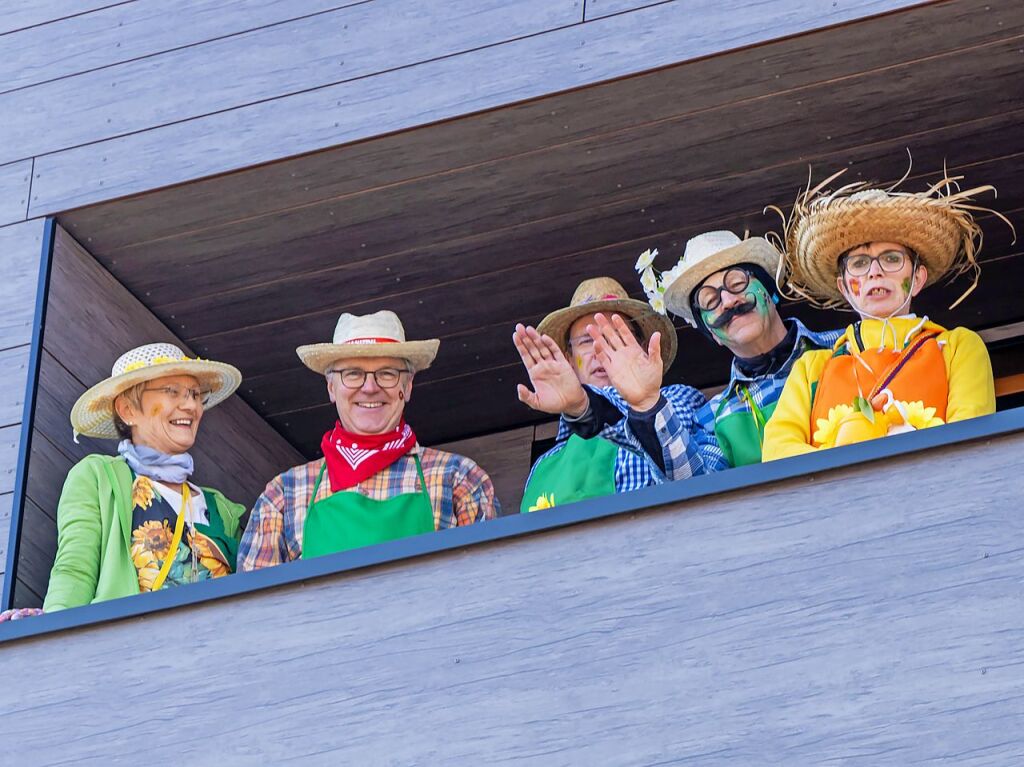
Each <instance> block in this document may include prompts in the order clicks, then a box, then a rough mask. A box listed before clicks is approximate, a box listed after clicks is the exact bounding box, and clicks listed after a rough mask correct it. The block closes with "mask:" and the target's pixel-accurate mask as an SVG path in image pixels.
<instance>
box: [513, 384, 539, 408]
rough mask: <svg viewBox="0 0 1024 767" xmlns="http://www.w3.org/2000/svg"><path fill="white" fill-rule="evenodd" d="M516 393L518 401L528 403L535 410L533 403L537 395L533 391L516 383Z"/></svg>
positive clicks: (535, 401) (534, 403)
mask: <svg viewBox="0 0 1024 767" xmlns="http://www.w3.org/2000/svg"><path fill="white" fill-rule="evenodd" d="M516 394H517V395H518V396H519V401H520V402H522V403H523V404H525V405H529V406H530V407H532V408H534V410H536V407H535V405H536V403H537V395H536V394H535V393H534V392H532V391H530V390H529V389H528V388H527V387H525V386H523V385H522V384H516Z"/></svg>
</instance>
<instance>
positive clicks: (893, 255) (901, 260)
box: [843, 250, 908, 277]
mask: <svg viewBox="0 0 1024 767" xmlns="http://www.w3.org/2000/svg"><path fill="white" fill-rule="evenodd" d="M907 258H908V256H907V254H906V253H904V252H903V251H901V250H887V251H885V253H879V254H878V255H877V256H869V255H868V254H867V253H858V254H857V255H855V256H847V257H846V258H844V259H843V268H844V269H845V270H846V273H847V274H849V275H850V276H851V277H863V276H864V275H865V274H867V273H868V272H870V271H871V264H873V263H875V262H876V261H877V262H878V266H879V267H880V268H881V270H882V271H883V272H889V273H890V274H891V273H892V272H898V271H899V270H900V269H902V268H903V265H904V264H905V263H907Z"/></svg>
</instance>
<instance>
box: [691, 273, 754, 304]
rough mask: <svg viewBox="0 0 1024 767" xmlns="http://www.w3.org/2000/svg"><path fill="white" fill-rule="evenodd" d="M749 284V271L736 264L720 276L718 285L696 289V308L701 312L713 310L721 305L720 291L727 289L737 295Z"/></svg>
mask: <svg viewBox="0 0 1024 767" xmlns="http://www.w3.org/2000/svg"><path fill="white" fill-rule="evenodd" d="M748 285H750V273H749V272H748V271H747V270H746V269H741V268H739V267H738V266H735V267H733V268H732V269H729V270H728V271H727V272H726V273H725V274H724V275H723V276H722V284H721V286H720V287H717V288H715V287H712V286H711V285H704V286H703V287H702V288H700V289H699V290H698V291H697V298H696V302H697V308H698V309H700V310H701V311H702V312H713V311H714V310H715V309H717V308H718V307H719V306H721V305H722V291H723V290H724V291H728V292H729V293H732V294H733V295H739V294H740V293H742V292H743V291H744V290H746V289H747V286H748Z"/></svg>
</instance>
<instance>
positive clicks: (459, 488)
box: [238, 445, 499, 572]
mask: <svg viewBox="0 0 1024 767" xmlns="http://www.w3.org/2000/svg"><path fill="white" fill-rule="evenodd" d="M417 451H418V452H419V455H420V462H421V464H422V465H423V477H424V479H426V480H427V494H428V495H429V496H430V505H431V506H432V507H433V509H434V529H435V530H443V529H446V528H449V527H456V526H462V525H471V524H473V523H474V522H482V521H484V520H485V519H493V518H494V517H496V516H497V515H498V511H499V506H498V499H497V498H495V496H494V485H492V484H491V479H490V477H488V476H487V473H486V472H485V471H484V470H483V469H481V468H480V467H479V466H477V465H476V463H475V462H473V461H471V460H470V459H469V458H466V457H464V456H461V455H456V454H454V453H446V452H443V451H441V450H434V449H433V448H429V447H426V448H423V447H419V446H418V445H417V446H416V448H414V451H413V452H417ZM323 465H324V459H323V458H320V459H318V460H316V461H310V462H309V463H305V464H302V465H301V466H295V467H294V468H291V469H289V470H288V471H286V472H284V473H283V474H278V475H277V476H276V477H274V478H273V479H272V480H271V481H270V484H268V485H267V489H266V490H264V491H263V495H261V496H260V497H259V498H258V499H257V501H256V505H255V506H253V509H252V515H251V516H250V518H249V524H248V525H247V526H246V528H245V533H244V534H243V535H242V542H241V544H240V545H239V547H238V570H239V572H241V571H243V570H258V569H260V568H261V567H270V566H272V565H279V564H281V563H282V562H290V561H291V560H293V559H298V558H299V557H300V556H301V555H302V528H303V525H304V524H305V522H306V513H307V511H308V510H309V505H310V495H311V494H312V492H313V486H314V485H316V478H317V476H318V475H319V474H320V469H321V467H322V466H323ZM348 491H352V492H358V493H362V494H363V495H365V496H367V497H369V498H373V499H375V500H378V501H383V500H387V499H388V498H392V497H394V496H396V495H399V494H401V493H415V492H419V491H420V481H419V475H418V473H417V471H416V460H415V458H413V453H409V454H407V455H404V456H402V457H401V458H399V459H398V460H397V461H395V462H394V463H393V464H391V465H390V466H388V467H387V468H385V469H382V470H381V471H379V472H377V473H376V474H374V475H373V476H372V477H370V478H369V479H366V480H364V481H362V482H360V483H359V484H358V485H356V486H355V487H352V488H348ZM329 495H331V482H330V479H329V478H328V476H327V472H326V471H325V472H324V476H323V479H322V480H321V482H320V487H319V489H318V490H317V493H316V500H317V501H322V500H323V499H324V498H326V497H328V496H329Z"/></svg>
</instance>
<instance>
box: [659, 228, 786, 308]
mask: <svg viewBox="0 0 1024 767" xmlns="http://www.w3.org/2000/svg"><path fill="white" fill-rule="evenodd" d="M780 259H781V255H780V254H779V252H778V251H777V250H776V249H775V248H774V247H772V245H771V244H770V243H769V242H768V241H767V240H766V239H764V238H763V237H748V238H747V239H745V240H741V239H740V238H739V237H738V236H736V235H735V234H733V233H732V232H729V231H724V230H722V231H716V232H705V233H704V234H699V235H697V236H696V237H693V238H692V239H690V240H689V241H688V242H687V243H686V249H685V250H684V251H683V257H682V258H680V259H679V262H678V263H677V264H676V266H675V267H673V268H672V269H671V270H669V272H666V273H665V274H663V275H662V279H663V280H664V281H665V283H666V285H665V306H666V307H668V309H669V311H671V312H673V313H674V314H678V315H679V316H680V317H682V318H683V319H684V320H686V321H687V322H688V323H690V325H692V326H694V327H696V326H697V322H696V320H695V319H694V317H693V308H692V306H691V305H690V294H691V293H692V292H693V291H694V288H696V287H697V286H698V285H700V284H701V283H702V282H703V281H704V280H705V279H707V278H708V276H709V275H712V274H714V273H715V272H718V271H721V270H722V269H728V268H729V267H730V266H736V265H738V264H754V265H755V266H760V267H761V268H762V269H764V270H765V271H766V272H767V273H768V274H769V275H770V276H772V277H774V276H775V275H776V274H777V272H778V270H779V260H780Z"/></svg>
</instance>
